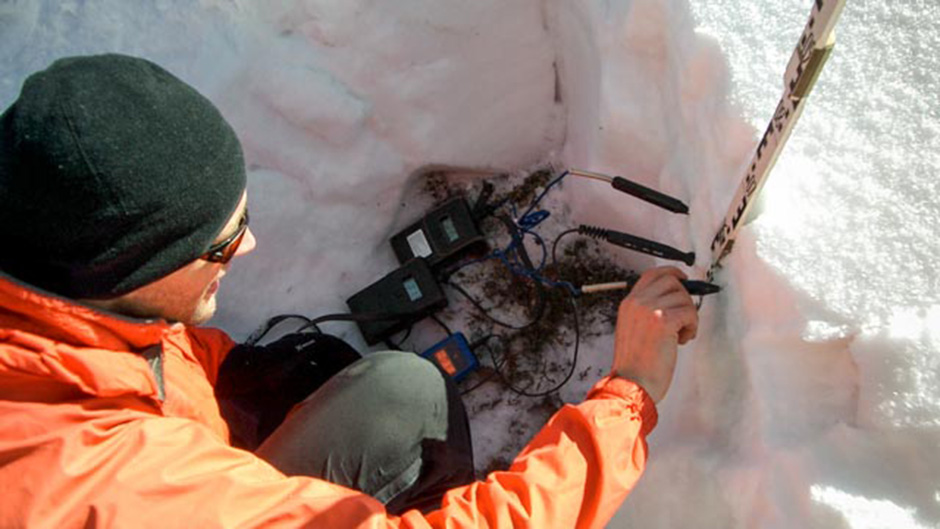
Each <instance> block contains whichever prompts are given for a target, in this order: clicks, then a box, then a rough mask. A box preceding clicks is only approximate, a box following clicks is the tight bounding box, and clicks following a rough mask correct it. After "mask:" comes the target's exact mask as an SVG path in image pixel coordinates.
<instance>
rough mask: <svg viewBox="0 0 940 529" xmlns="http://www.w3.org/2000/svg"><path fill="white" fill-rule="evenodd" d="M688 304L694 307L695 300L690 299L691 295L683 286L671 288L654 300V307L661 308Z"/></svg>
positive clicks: (681, 306)
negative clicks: (676, 288)
mask: <svg viewBox="0 0 940 529" xmlns="http://www.w3.org/2000/svg"><path fill="white" fill-rule="evenodd" d="M688 306H693V307H694V306H695V301H693V300H692V296H691V295H689V293H688V292H686V290H685V289H684V288H679V290H672V291H670V292H668V293H666V294H664V295H662V296H660V297H659V298H658V299H657V300H656V307H657V308H660V309H663V310H668V309H681V308H683V307H688Z"/></svg>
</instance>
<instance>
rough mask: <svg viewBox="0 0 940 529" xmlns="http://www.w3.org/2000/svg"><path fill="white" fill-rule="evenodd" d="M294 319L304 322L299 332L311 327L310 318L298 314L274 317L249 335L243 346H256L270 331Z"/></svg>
mask: <svg viewBox="0 0 940 529" xmlns="http://www.w3.org/2000/svg"><path fill="white" fill-rule="evenodd" d="M294 319H297V320H303V321H304V326H303V327H301V330H303V329H306V328H308V327H310V326H311V325H310V318H308V317H306V316H301V315H300V314H282V315H280V316H275V317H273V318H271V319H269V320H268V321H267V322H265V324H264V325H263V326H261V327H260V328H259V329H257V330H256V331H255V332H253V333H251V335H250V336H248V339H246V340H245V344H246V345H255V344H257V343H258V342H259V341H261V339H262V338H264V337H265V336H267V334H268V333H269V332H271V330H272V329H274V328H275V327H277V326H278V325H279V324H281V323H283V322H285V321H287V320H294ZM313 327H316V325H313ZM317 331H318V332H319V329H317Z"/></svg>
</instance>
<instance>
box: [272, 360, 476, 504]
mask: <svg viewBox="0 0 940 529" xmlns="http://www.w3.org/2000/svg"><path fill="white" fill-rule="evenodd" d="M256 454H257V455H258V456H260V457H262V458H263V459H265V460H267V461H269V462H270V463H271V464H273V465H274V466H275V467H277V468H278V469H280V470H281V471H282V472H284V473H285V474H288V475H304V476H314V477H318V478H322V479H325V480H328V481H330V482H333V483H337V484H339V485H343V486H346V487H349V488H353V489H357V490H360V491H363V492H365V493H367V494H369V495H371V496H373V497H375V498H376V499H378V500H379V501H382V502H383V503H385V504H386V507H387V508H388V510H389V511H390V512H392V513H401V512H404V511H405V510H408V509H411V508H417V509H421V510H424V511H428V510H432V509H434V508H436V507H437V506H438V505H439V503H440V500H441V497H442V496H443V494H444V492H446V491H447V490H448V489H450V488H453V487H456V486H459V485H463V484H467V483H470V482H472V481H473V480H474V471H473V451H472V449H471V443H470V431H469V425H468V422H467V415H466V411H465V410H464V407H463V403H462V402H461V399H460V395H459V392H458V391H457V389H456V386H455V385H454V383H453V381H452V380H451V379H450V377H448V376H447V375H445V374H444V373H442V372H441V371H440V370H439V369H438V368H437V367H436V366H435V365H434V364H432V363H431V362H428V361H427V360H425V359H423V358H421V357H419V356H417V355H415V354H413V353H402V352H392V351H386V352H380V353H372V354H369V355H367V356H366V357H364V358H363V359H361V360H359V361H357V362H355V363H354V364H352V365H350V366H348V367H346V368H345V369H343V370H342V371H340V372H339V373H337V374H336V375H334V376H333V377H332V378H330V379H329V380H328V381H327V382H326V383H325V384H323V386H321V387H320V388H319V389H317V390H316V391H314V392H313V393H312V394H311V395H310V396H309V397H307V398H306V399H305V400H304V401H303V402H301V403H300V404H299V405H298V406H297V407H295V408H294V409H293V411H291V413H290V414H289V415H288V416H287V418H286V419H285V421H284V422H283V423H282V424H281V425H280V426H279V427H278V428H277V429H276V430H275V431H274V433H273V434H271V435H270V437H268V438H267V439H266V440H265V441H264V443H263V444H262V445H261V446H260V447H259V448H258V449H257V451H256Z"/></svg>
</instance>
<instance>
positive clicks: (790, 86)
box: [706, 0, 845, 281]
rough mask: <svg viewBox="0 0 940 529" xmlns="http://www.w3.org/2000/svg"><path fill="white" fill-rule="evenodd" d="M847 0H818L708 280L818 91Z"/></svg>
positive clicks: (719, 239) (717, 242) (720, 235)
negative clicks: (819, 81)
mask: <svg viewBox="0 0 940 529" xmlns="http://www.w3.org/2000/svg"><path fill="white" fill-rule="evenodd" d="M843 7H845V0H814V1H813V8H812V11H811V12H810V16H809V22H807V23H806V27H805V28H804V29H803V35H802V36H801V37H800V41H799V43H797V45H796V49H794V50H793V55H792V56H791V57H790V62H789V64H788V65H787V70H786V72H785V74H784V76H783V81H784V91H783V96H782V97H781V98H780V102H779V103H778V104H777V110H776V111H775V112H774V115H773V117H772V118H771V120H770V124H769V125H767V130H766V131H765V132H764V136H763V137H762V138H761V140H760V143H759V144H758V145H757V150H756V152H755V153H754V156H753V158H752V159H751V163H750V165H749V166H748V169H747V171H746V173H745V174H744V178H743V180H742V181H741V184H740V185H739V186H738V190H737V193H735V196H734V200H732V201H731V206H730V207H729V208H728V213H727V214H725V218H724V222H723V223H722V225H721V227H720V228H719V229H718V232H717V233H716V234H715V238H714V239H713V240H712V244H711V251H712V263H711V266H710V268H709V269H708V274H707V276H706V277H707V278H708V280H709V281H711V280H712V279H713V277H714V275H715V272H716V271H717V269H718V268H719V267H720V266H721V261H722V260H723V259H724V258H725V257H727V256H728V254H730V253H731V250H732V247H733V246H734V240H735V237H737V234H738V231H739V230H740V228H741V226H742V225H743V221H744V220H745V219H746V218H747V215H748V213H749V212H750V210H751V207H752V206H753V205H754V202H755V199H756V198H757V196H758V194H759V193H760V191H761V189H762V188H763V187H764V184H765V183H766V182H767V177H768V175H769V174H770V171H771V169H773V167H774V163H776V161H777V157H778V156H780V152H781V151H782V150H783V147H784V145H785V144H786V142H787V139H789V137H790V133H791V132H792V131H793V127H794V126H795V125H796V122H797V120H799V118H800V114H801V113H802V112H803V107H804V104H805V102H806V98H807V97H808V96H809V93H810V91H812V89H813V86H814V85H815V84H816V80H817V79H818V78H819V74H820V73H821V72H822V69H823V66H825V64H826V60H827V59H828V58H829V55H830V53H832V49H833V46H835V33H834V32H833V29H834V28H835V25H836V22H837V21H838V20H839V15H840V14H842V8H843Z"/></svg>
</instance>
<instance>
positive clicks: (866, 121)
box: [0, 0, 940, 528]
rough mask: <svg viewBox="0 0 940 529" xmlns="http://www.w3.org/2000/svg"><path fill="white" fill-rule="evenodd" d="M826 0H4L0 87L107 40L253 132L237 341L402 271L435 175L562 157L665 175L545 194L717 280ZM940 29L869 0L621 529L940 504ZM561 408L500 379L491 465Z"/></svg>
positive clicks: (893, 516) (851, 7) (849, 30)
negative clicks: (748, 186) (765, 135)
mask: <svg viewBox="0 0 940 529" xmlns="http://www.w3.org/2000/svg"><path fill="white" fill-rule="evenodd" d="M810 5H811V2H809V1H808V0H780V1H777V2H771V3H767V2H759V3H758V2H749V1H745V0H709V1H704V0H694V1H692V2H691V4H690V3H689V2H687V1H685V0H585V1H582V2H570V1H567V0H517V1H514V2H502V1H497V0H477V1H474V2H456V1H450V2H431V1H426V0H425V1H422V0H399V1H397V2H376V1H373V0H345V1H344V2H333V1H329V0H279V1H272V2H265V3H264V5H261V3H257V2H248V1H246V0H163V1H155V2H145V3H140V2H121V1H118V0H95V1H92V0H88V1H78V0H75V1H59V2H56V1H50V0H45V1H43V0H7V1H3V2H0V107H5V106H6V105H8V104H9V103H10V102H12V101H13V100H14V99H15V97H16V94H17V93H18V90H19V86H20V84H21V83H22V81H23V79H24V78H25V77H26V76H27V75H28V74H29V73H30V72H32V71H35V70H38V69H41V68H43V67H45V66H46V65H47V64H48V63H49V62H51V61H52V60H54V59H55V58H57V57H60V56H65V55H72V54H83V53H99V52H106V51H116V52H123V53H130V54H135V55H140V56H144V57H147V58H149V59H151V60H154V61H156V62H158V63H160V64H162V65H164V66H165V67H167V68H168V69H170V70H171V71H173V72H174V73H176V74H177V75H179V76H180V77H182V78H183V79H185V80H187V81H189V82H190V83H192V84H193V85H194V86H196V87H197V88H198V89H200V90H201V91H203V92H204V93H205V94H206V95H207V96H209V97H210V98H211V99H212V100H213V101H215V102H216V103H217V104H218V105H219V106H220V108H221V109H222V111H223V113H224V114H225V115H226V117H227V118H228V119H229V120H230V121H231V122H232V124H233V126H234V127H235V128H236V130H237V132H238V133H239V136H240V137H241V139H242V141H243V144H244V146H245V151H246V156H247V159H248V162H249V164H250V167H251V173H250V182H249V193H250V206H251V209H252V223H253V224H252V229H253V230H254V231H255V233H256V235H257V238H258V241H259V248H258V250H257V251H256V252H255V253H254V254H252V255H251V256H249V257H246V258H244V259H242V260H241V261H239V262H237V263H236V266H235V267H234V268H233V269H232V270H231V272H230V273H229V275H228V276H227V277H226V280H225V285H224V288H223V289H222V294H221V298H220V302H221V303H220V312H219V314H218V316H217V317H216V319H215V321H214V324H216V325H219V326H221V327H222V328H224V329H226V330H228V331H229V332H230V333H232V334H233V335H234V336H235V337H238V338H244V337H245V336H247V334H248V333H249V332H250V331H252V330H253V329H254V328H255V327H256V326H257V325H258V324H259V323H260V322H261V321H263V320H264V319H265V318H267V317H269V316H271V315H274V314H278V313H290V312H302V313H306V314H311V315H316V314H325V313H328V312H341V311H344V310H345V308H346V307H345V303H344V300H345V299H346V297H348V296H349V295H350V294H352V293H353V292H355V291H356V290H358V289H359V288H361V287H362V286H364V285H366V284H368V283H370V282H372V281H373V280H375V279H377V278H378V277H381V276H382V275H384V274H385V273H386V272H388V271H389V270H391V269H392V268H393V267H394V266H395V264H394V263H395V260H394V256H393V255H392V252H391V249H390V248H389V246H388V245H387V239H388V237H389V236H390V235H392V234H394V233H395V232H396V231H397V230H399V229H401V228H403V227H404V226H405V225H407V224H408V223H409V222H411V221H413V220H414V218H415V217H417V216H418V215H419V214H420V212H421V211H422V210H423V208H424V207H427V205H428V204H429V203H430V202H429V201H428V199H426V198H421V197H418V196H416V190H417V188H418V186H419V179H420V176H421V175H422V174H424V173H425V172H426V171H427V170H429V169H432V168H433V169H448V168H459V171H460V172H461V173H462V174H465V175H474V174H486V173H489V172H507V173H514V174H522V173H524V172H525V171H527V170H530V169H532V168H534V167H537V166H540V165H544V164H546V163H553V164H555V165H556V166H558V167H562V166H573V167H579V168H583V169H589V170H593V171H600V172H608V173H611V174H622V175H624V176H627V177H629V178H632V179H634V180H637V181H639V182H641V183H645V184H647V185H651V186H653V187H656V188H659V189H661V190H663V191H665V192H667V193H670V194H672V195H675V196H677V197H679V198H681V199H683V200H685V201H686V202H687V203H689V204H690V206H691V215H689V216H688V217H683V216H677V215H670V214H668V213H665V212H663V211H662V210H658V209H655V208H653V207H651V206H648V205H646V204H643V203H640V202H637V201H635V200H632V199H630V198H627V197H624V196H623V195H619V194H617V193H613V192H611V191H610V190H609V188H607V187H606V186H603V185H599V184H597V183H596V182H590V181H583V180H572V181H569V182H567V183H566V184H565V185H564V187H563V188H562V189H561V190H559V191H557V192H553V194H552V195H550V199H549V202H548V204H549V207H550V208H552V209H557V210H559V211H561V212H563V214H564V215H566V216H567V217H566V218H571V219H574V220H576V221H577V222H581V223H585V224H599V225H602V226H608V227H611V228H614V229H617V228H619V229H622V230H624V231H629V232H631V233H636V234H639V235H642V236H646V237H649V238H654V239H657V240H661V241H664V242H667V243H669V244H671V245H673V246H677V247H680V248H685V249H689V248H693V249H695V251H696V252H697V253H698V254H699V256H700V257H699V261H698V265H697V267H696V268H694V269H692V270H690V272H691V273H692V274H693V275H697V276H698V277H701V275H702V274H703V273H704V267H705V262H706V261H707V258H706V256H708V255H709V244H710V242H711V238H712V236H713V235H714V231H715V230H716V229H717V225H718V223H719V222H720V219H721V217H722V216H723V215H724V213H725V210H726V209H727V207H728V205H729V201H730V198H731V195H732V194H733V192H734V189H735V188H736V186H737V184H738V180H739V178H740V175H741V172H742V171H741V169H742V164H744V163H746V161H747V160H748V158H749V156H750V153H751V149H752V148H753V147H754V145H755V141H756V139H757V133H756V130H760V129H762V128H763V127H764V126H765V124H766V121H767V120H768V119H769V117H770V113H771V112H772V111H773V109H774V107H775V105H776V101H777V99H778V98H779V96H780V94H781V92H782V74H783V69H784V68H785V66H786V62H787V60H788V59H789V55H790V53H791V52H792V49H793V46H794V45H795V43H796V41H797V39H798V37H799V34H800V32H801V30H802V27H803V25H804V24H805V21H806V17H807V15H808V13H809V9H810ZM938 23H940V6H938V5H934V4H932V3H928V2H923V1H921V0H899V1H896V2H889V3H886V2H879V1H876V0H852V1H851V2H849V3H848V5H847V7H846V10H845V13H844V14H843V17H842V21H841V22H840V24H839V26H838V28H837V45H836V50H835V52H834V54H833V56H832V58H831V59H830V62H829V64H828V66H827V68H826V71H824V73H823V74H822V76H821V78H820V81H819V84H818V85H817V87H816V90H815V91H814V93H813V94H812V96H811V98H810V101H809V103H808V106H807V110H806V112H805V113H804V115H803V117H802V120H801V122H800V124H799V125H798V126H797V128H796V130H795V132H794V135H793V137H792V139H791V141H790V143H789V145H788V147H787V150H786V151H785V153H784V155H783V156H782V157H781V159H780V160H779V162H778V165H777V168H776V169H775V171H774V173H773V175H772V177H771V179H770V182H769V183H768V186H767V187H766V188H765V192H764V200H763V203H762V214H761V215H760V216H759V217H758V218H757V220H755V221H754V222H753V223H752V224H750V225H748V227H747V228H745V230H744V231H743V233H742V235H741V237H740V239H739V240H738V242H737V245H736V249H735V252H734V253H733V254H732V255H731V257H730V258H729V259H728V261H727V263H726V266H725V269H724V270H723V271H722V272H721V273H720V274H719V276H718V279H717V280H718V282H719V283H721V284H722V285H724V286H725V287H726V288H725V292H724V293H722V294H721V295H720V296H718V297H712V298H709V299H707V300H706V302H705V304H704V305H703V308H702V311H701V318H702V326H701V330H700V333H699V338H698V339H697V340H696V341H695V342H693V344H691V345H689V346H687V347H684V348H683V350H682V351H681V358H680V363H679V367H678V370H677V373H676V378H675V381H674V384H673V387H672V389H671V390H670V394H669V396H668V397H667V399H666V400H665V401H664V402H663V404H662V405H661V407H660V425H659V426H658V428H657V430H656V431H655V432H654V434H653V435H652V436H651V437H650V446H651V457H650V462H649V466H648V471H647V473H646V474H645V475H644V477H643V479H642V480H641V482H640V484H639V485H638V487H637V488H636V490H635V491H634V492H633V494H632V495H631V496H630V498H628V500H627V501H626V503H625V504H624V507H623V508H622V509H621V510H620V512H619V513H618V515H617V517H616V518H615V520H614V521H613V522H611V524H610V527H634V526H643V527H768V528H776V527H820V528H823V527H826V528H833V527H846V528H849V527H850V528H867V527H910V528H921V527H937V526H940V482H938V478H937V476H940V456H938V453H940V451H938V448H940V380H938V377H940V365H938V364H940V354H938V352H940V351H938V350H940V289H938V277H940V275H938V273H937V268H936V265H935V258H934V256H935V255H936V254H937V253H938V250H940V242H938V240H937V238H936V236H935V235H936V234H937V233H938V232H940V229H938V228H940V226H938V223H940V211H938V209H940V206H938V205H937V200H936V196H937V194H938V185H940V184H938V180H937V179H936V176H935V175H936V173H937V169H938V167H940V159H938V157H940V154H938V152H937V150H936V149H935V144H936V140H937V136H938V133H940V120H938V113H940V104H938V103H940V101H938V97H940V95H938V94H940V90H938V88H940V86H938V76H940V73H938V72H940V64H938V62H940V58H938V57H937V54H936V50H937V49H938V45H940V42H938V39H940V34H938V33H937V31H936V27H937V24H938ZM471 177H472V176H471ZM611 252H612V254H615V255H617V256H618V258H619V259H621V260H622V261H623V262H624V263H626V264H628V265H629V266H633V267H637V268H641V269H642V268H647V267H649V266H652V265H654V264H657V263H656V262H655V261H654V260H653V259H651V258H645V257H638V256H636V255H634V254H630V253H628V252H626V251H620V250H612V251H611ZM328 330H329V331H331V332H334V333H337V334H341V335H343V336H344V337H346V338H347V339H350V340H352V341H356V342H357V344H359V345H362V343H361V341H358V340H359V338H358V336H357V335H356V333H355V332H354V331H353V330H352V328H350V327H349V326H346V325H343V324H336V325H333V326H330V327H329V328H328ZM427 343H428V344H430V343H432V342H431V341H428V342H427ZM610 347H611V344H610V339H609V338H608V339H603V338H602V339H598V340H595V341H593V342H591V343H587V344H584V347H583V351H582V352H583V354H584V357H583V358H582V359H581V361H580V362H581V363H579V366H585V367H588V366H589V367H592V368H597V369H604V368H606V366H607V365H608V363H609V354H610V353H609V352H610ZM589 383H590V380H589V381H586V382H579V381H576V382H573V383H571V384H569V386H567V387H566V388H564V389H563V390H562V392H561V396H562V398H563V399H565V400H567V401H576V400H578V399H579V398H581V396H583V393H584V390H585V389H586V386H587V385H589ZM481 391H484V392H497V391H499V390H498V388H496V387H495V386H494V385H490V386H487V387H485V388H484V389H483V390H481ZM530 408H531V409H530ZM539 413H540V411H539V409H538V406H535V405H533V403H530V402H527V401H525V400H522V399H507V400H506V403H505V405H503V406H500V407H497V408H495V409H493V410H490V411H489V412H486V413H480V414H479V415H478V416H477V417H475V419H474V422H473V430H474V436H475V439H476V442H477V451H478V453H477V459H478V462H480V464H481V466H483V463H484V462H485V461H487V460H489V459H492V458H493V457H496V456H497V455H498V448H499V447H500V446H501V445H503V444H505V443H507V442H510V441H509V440H507V438H506V436H507V435H508V430H509V428H507V425H509V424H513V420H516V421H517V423H518V421H521V425H520V424H517V427H518V428H521V429H522V431H523V433H525V432H531V431H532V429H533V428H535V427H536V426H537V424H538V423H539V422H540V421H542V420H544V417H542V416H540V415H539Z"/></svg>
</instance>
